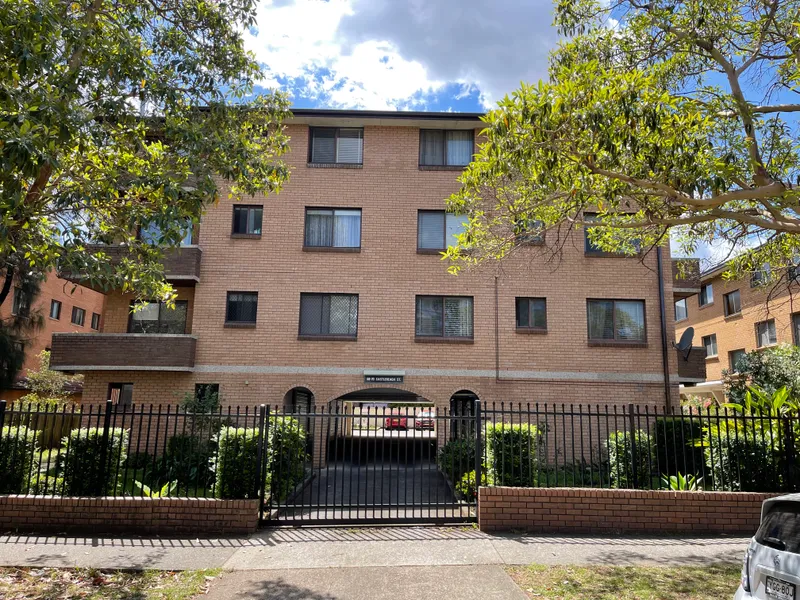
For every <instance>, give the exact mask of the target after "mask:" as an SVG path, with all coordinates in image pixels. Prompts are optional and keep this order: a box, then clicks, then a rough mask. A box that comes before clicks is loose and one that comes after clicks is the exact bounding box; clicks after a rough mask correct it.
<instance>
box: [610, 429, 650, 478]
mask: <svg viewBox="0 0 800 600" xmlns="http://www.w3.org/2000/svg"><path fill="white" fill-rule="evenodd" d="M634 433H635V435H634V436H631V435H630V434H629V433H628V432H627V431H615V432H612V433H610V434H609V435H608V440H607V441H606V449H607V450H608V470H609V479H610V483H611V487H615V488H625V489H631V488H633V487H634V485H633V484H634V477H633V474H634V470H635V473H636V487H637V488H638V489H649V488H650V487H651V484H652V482H651V479H650V478H651V476H652V475H657V473H653V470H652V468H651V466H652V465H651V463H650V461H651V459H652V456H653V446H652V441H651V439H650V436H649V435H648V433H647V432H646V431H641V430H639V431H636V432H634ZM634 437H635V439H636V443H635V448H636V461H635V463H634V460H633V459H634V457H633V449H634V441H633V439H632V438H634Z"/></svg>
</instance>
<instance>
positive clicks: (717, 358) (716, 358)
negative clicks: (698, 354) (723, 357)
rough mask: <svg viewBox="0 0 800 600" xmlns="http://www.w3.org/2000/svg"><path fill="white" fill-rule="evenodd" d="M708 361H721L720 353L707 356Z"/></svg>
mask: <svg viewBox="0 0 800 600" xmlns="http://www.w3.org/2000/svg"><path fill="white" fill-rule="evenodd" d="M706 361H708V362H719V354H714V355H712V356H706Z"/></svg>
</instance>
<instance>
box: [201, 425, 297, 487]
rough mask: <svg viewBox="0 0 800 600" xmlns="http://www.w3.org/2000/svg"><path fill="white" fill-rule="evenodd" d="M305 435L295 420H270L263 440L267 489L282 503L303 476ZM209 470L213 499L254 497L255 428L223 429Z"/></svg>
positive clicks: (255, 480)
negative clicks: (211, 467)
mask: <svg viewBox="0 0 800 600" xmlns="http://www.w3.org/2000/svg"><path fill="white" fill-rule="evenodd" d="M305 439H306V438H305V432H304V431H303V429H302V427H300V423H299V422H298V421H297V419H293V418H291V417H272V418H270V420H269V435H268V441H267V474H266V475H267V477H266V484H267V489H268V490H269V492H270V495H271V497H272V498H276V499H279V500H283V499H285V498H286V496H288V494H289V493H291V491H292V490H293V489H294V487H295V486H296V485H297V484H298V483H299V482H300V481H302V479H303V476H304V474H305V461H306V449H305V447H306V442H305ZM217 444H218V448H219V449H218V451H217V458H216V461H215V462H214V465H213V469H214V472H215V474H216V481H215V484H214V496H216V497H217V498H257V497H258V493H259V483H260V482H259V474H258V429H245V428H243V427H239V428H236V427H223V428H222V429H221V430H220V432H219V436H218V438H217Z"/></svg>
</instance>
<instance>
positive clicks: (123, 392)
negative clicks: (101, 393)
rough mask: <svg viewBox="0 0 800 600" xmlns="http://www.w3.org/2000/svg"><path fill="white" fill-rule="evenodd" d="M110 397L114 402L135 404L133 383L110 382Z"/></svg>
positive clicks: (123, 404) (124, 404)
mask: <svg viewBox="0 0 800 600" xmlns="http://www.w3.org/2000/svg"><path fill="white" fill-rule="evenodd" d="M108 399H109V400H111V403H112V404H118V405H122V406H127V405H130V404H133V384H132V383H110V384H109V385H108Z"/></svg>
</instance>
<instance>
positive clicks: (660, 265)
mask: <svg viewBox="0 0 800 600" xmlns="http://www.w3.org/2000/svg"><path fill="white" fill-rule="evenodd" d="M656 265H657V268H656V271H657V272H658V305H659V312H660V313H661V362H662V364H663V367H664V401H665V403H666V404H665V405H666V408H667V410H668V411H671V410H672V391H671V390H670V385H669V384H670V381H669V380H670V373H669V349H668V346H667V307H666V300H665V298H664V259H663V256H662V252H661V246H658V247H657V248H656Z"/></svg>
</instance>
